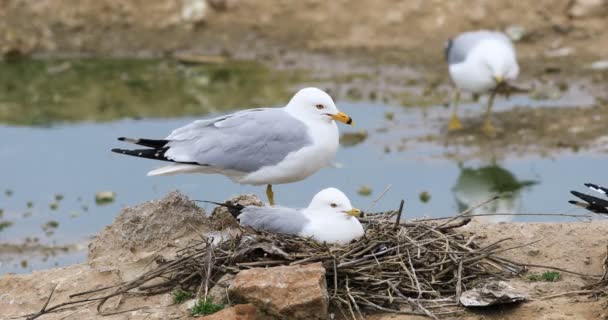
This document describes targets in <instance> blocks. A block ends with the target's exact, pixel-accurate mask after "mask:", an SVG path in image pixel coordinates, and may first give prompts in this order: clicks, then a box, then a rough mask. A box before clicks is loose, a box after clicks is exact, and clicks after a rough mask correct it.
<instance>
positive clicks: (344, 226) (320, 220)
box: [214, 188, 365, 243]
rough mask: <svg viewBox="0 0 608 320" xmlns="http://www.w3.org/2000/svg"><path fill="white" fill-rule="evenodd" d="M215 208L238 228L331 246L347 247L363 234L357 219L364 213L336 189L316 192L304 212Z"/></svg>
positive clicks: (281, 209) (230, 207)
mask: <svg viewBox="0 0 608 320" xmlns="http://www.w3.org/2000/svg"><path fill="white" fill-rule="evenodd" d="M214 203H215V202H214ZM216 204H219V205H222V206H226V207H228V210H229V211H230V213H232V215H233V216H235V217H236V218H237V219H239V221H240V223H241V225H243V226H247V227H252V228H254V229H258V230H263V231H268V232H273V233H283V234H293V235H298V236H301V237H311V238H313V239H315V240H317V241H321V242H332V243H348V242H349V241H351V240H353V239H357V238H359V237H361V236H362V235H363V234H364V233H365V232H364V230H363V226H362V225H361V223H360V222H359V220H358V219H357V217H361V216H363V213H362V212H361V210H359V209H356V208H353V206H352V205H351V203H350V200H348V197H346V195H344V193H342V191H340V190H338V189H336V188H327V189H323V190H321V191H319V192H318V193H317V194H316V195H315V196H314V197H313V198H312V201H311V202H310V204H309V205H308V207H307V208H304V209H291V208H285V207H258V206H241V205H238V204H237V205H231V204H221V203H216Z"/></svg>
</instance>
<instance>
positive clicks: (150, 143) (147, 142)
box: [118, 137, 169, 149]
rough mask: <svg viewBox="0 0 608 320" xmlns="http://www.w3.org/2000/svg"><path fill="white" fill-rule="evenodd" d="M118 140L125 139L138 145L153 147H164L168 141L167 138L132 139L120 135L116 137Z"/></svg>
mask: <svg viewBox="0 0 608 320" xmlns="http://www.w3.org/2000/svg"><path fill="white" fill-rule="evenodd" d="M118 141H127V142H131V143H134V144H138V145H140V146H144V147H148V148H154V149H161V148H164V147H165V146H166V145H167V143H169V140H154V139H134V138H127V137H120V138H118Z"/></svg>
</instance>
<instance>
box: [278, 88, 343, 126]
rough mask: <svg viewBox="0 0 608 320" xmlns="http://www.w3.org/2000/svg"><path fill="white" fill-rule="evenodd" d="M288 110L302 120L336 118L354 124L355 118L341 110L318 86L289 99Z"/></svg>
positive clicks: (331, 120) (303, 90) (330, 119)
mask: <svg viewBox="0 0 608 320" xmlns="http://www.w3.org/2000/svg"><path fill="white" fill-rule="evenodd" d="M285 108H286V110H287V111H288V112H289V113H290V114H291V115H293V116H294V117H297V118H299V119H301V120H304V121H306V120H310V121H319V120H321V121H326V122H333V121H334V120H336V121H340V122H343V123H346V124H350V125H352V124H353V120H352V119H351V118H350V117H349V116H348V115H347V114H345V113H344V112H340V111H339V110H338V107H336V104H335V103H334V100H333V99H332V98H331V97H330V96H329V94H327V93H326V92H325V91H323V90H321V89H317V88H304V89H301V90H300V91H298V92H297V93H296V94H295V95H294V96H293V98H291V100H290V101H289V103H288V104H287V106H286V107H285Z"/></svg>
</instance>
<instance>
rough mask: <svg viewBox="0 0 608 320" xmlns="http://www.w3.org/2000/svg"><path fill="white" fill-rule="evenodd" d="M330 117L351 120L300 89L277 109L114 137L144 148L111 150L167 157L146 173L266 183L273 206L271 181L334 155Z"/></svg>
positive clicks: (291, 177)
mask: <svg viewBox="0 0 608 320" xmlns="http://www.w3.org/2000/svg"><path fill="white" fill-rule="evenodd" d="M334 120H335V121H340V122H344V123H346V124H350V125H352V124H353V123H352V119H351V118H350V117H349V116H348V115H346V114H345V113H343V112H340V111H338V108H337V107H336V105H335V104H334V101H333V100H332V98H331V97H330V96H329V95H328V94H327V93H325V92H324V91H322V90H320V89H317V88H305V89H302V90H300V91H298V92H297V93H296V94H295V95H294V96H293V98H291V100H290V101H289V103H288V104H287V105H286V106H285V107H282V108H261V109H249V110H243V111H239V112H236V113H233V114H229V115H225V116H221V117H217V118H214V119H208V120H197V121H194V122H192V123H190V124H188V125H186V126H183V127H181V128H178V129H175V130H173V132H171V134H170V135H169V136H167V137H166V138H165V139H161V140H153V139H133V138H125V137H120V138H118V140H120V141H126V142H131V143H134V144H137V145H140V146H144V147H147V148H146V149H136V150H124V149H112V151H113V152H116V153H120V154H126V155H130V156H135V157H140V158H147V159H154V160H163V161H169V162H172V164H170V165H168V166H164V167H162V168H159V169H156V170H152V171H150V172H148V175H149V176H156V175H171V174H176V173H219V174H223V175H225V176H227V177H229V178H230V179H232V180H233V181H235V182H238V183H242V184H251V185H264V184H266V185H267V187H266V195H267V196H268V201H269V203H270V205H274V194H273V191H272V185H273V184H281V183H290V182H295V181H299V180H302V179H304V178H306V177H308V176H310V175H312V174H313V173H315V172H317V171H318V170H319V169H321V168H323V167H325V166H328V165H329V164H330V163H331V161H332V160H333V159H334V157H335V155H336V151H337V149H338V142H339V135H338V127H337V126H336V123H335V121H334Z"/></svg>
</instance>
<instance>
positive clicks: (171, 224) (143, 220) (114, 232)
mask: <svg viewBox="0 0 608 320" xmlns="http://www.w3.org/2000/svg"><path fill="white" fill-rule="evenodd" d="M207 224H208V219H207V218H206V217H205V212H204V210H203V209H202V208H200V207H198V206H196V205H195V204H194V202H192V201H191V200H190V199H189V198H188V197H186V196H185V195H183V194H181V193H179V192H176V191H174V192H171V193H169V194H168V195H167V196H165V197H164V198H162V199H160V200H154V201H148V202H145V203H143V204H140V205H137V206H134V207H129V208H125V209H123V210H122V211H121V212H120V214H119V215H118V216H117V217H116V219H115V220H114V223H112V224H111V225H109V226H107V227H105V229H104V230H103V231H101V232H100V233H99V235H97V236H96V237H95V239H94V240H93V241H91V243H90V244H89V255H88V263H89V264H90V265H91V266H92V267H94V268H95V269H97V270H99V271H113V270H119V271H122V273H121V277H122V278H123V279H124V280H128V279H130V278H131V277H132V276H136V275H139V274H141V272H142V271H143V270H142V269H143V268H144V267H145V266H149V265H152V264H151V263H150V262H151V261H152V260H153V259H156V258H157V257H162V258H165V259H171V258H173V257H174V256H175V252H176V251H177V250H178V249H179V248H181V247H184V246H185V245H186V244H187V243H188V242H190V240H192V239H194V238H196V237H199V232H202V233H207V232H208V231H209V228H208V227H207ZM138 265H139V266H141V268H138V267H137V266H138Z"/></svg>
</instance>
